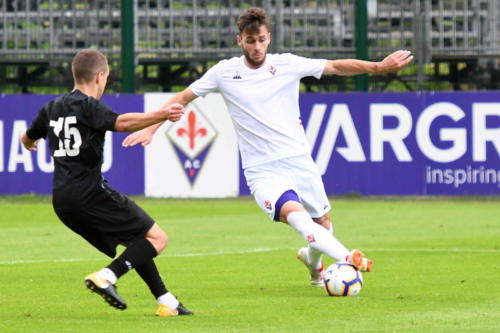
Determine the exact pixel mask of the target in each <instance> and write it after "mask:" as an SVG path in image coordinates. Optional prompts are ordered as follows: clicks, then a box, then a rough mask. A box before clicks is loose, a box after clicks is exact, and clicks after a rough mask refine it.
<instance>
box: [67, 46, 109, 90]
mask: <svg viewBox="0 0 500 333" xmlns="http://www.w3.org/2000/svg"><path fill="white" fill-rule="evenodd" d="M107 70H108V60H107V59H106V56H104V54H102V53H101V52H99V51H97V50H94V49H83V50H81V51H80V52H78V53H77V54H76V56H75V57H74V58H73V62H72V63H71V71H72V72H73V79H74V80H75V82H77V83H87V82H90V81H92V80H93V79H94V77H95V75H96V74H97V73H99V72H106V71H107Z"/></svg>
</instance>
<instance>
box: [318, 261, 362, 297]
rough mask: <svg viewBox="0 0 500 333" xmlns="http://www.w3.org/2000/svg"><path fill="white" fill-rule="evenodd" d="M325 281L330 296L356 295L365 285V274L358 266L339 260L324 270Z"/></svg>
mask: <svg viewBox="0 0 500 333" xmlns="http://www.w3.org/2000/svg"><path fill="white" fill-rule="evenodd" d="M323 282H324V283H325V289H326V292H327V293H328V295H330V296H356V295H357V294H359V292H360V291H361V288H362V287H363V275H361V272H360V271H359V270H358V269H357V268H356V267H354V266H352V265H350V264H349V263H347V262H345V261H339V262H336V263H334V264H331V265H330V266H329V267H328V268H327V269H326V270H325V271H324V272H323Z"/></svg>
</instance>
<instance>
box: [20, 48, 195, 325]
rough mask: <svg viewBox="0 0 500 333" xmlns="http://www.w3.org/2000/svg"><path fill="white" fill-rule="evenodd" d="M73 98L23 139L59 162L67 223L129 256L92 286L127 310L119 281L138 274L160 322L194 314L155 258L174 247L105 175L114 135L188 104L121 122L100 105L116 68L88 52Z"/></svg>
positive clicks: (57, 198)
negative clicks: (107, 146) (43, 145)
mask: <svg viewBox="0 0 500 333" xmlns="http://www.w3.org/2000/svg"><path fill="white" fill-rule="evenodd" d="M72 71H73V78H74V82H75V87H74V89H73V91H72V92H70V93H68V94H65V95H63V96H60V97H58V98H56V99H54V100H52V101H50V102H49V103H47V104H46V105H45V106H44V107H43V108H42V109H41V110H40V112H39V114H38V116H37V117H36V118H35V119H34V121H33V122H32V124H31V126H30V128H29V129H28V130H27V131H26V133H25V134H24V135H23V136H22V138H21V141H22V143H23V145H24V147H25V148H26V149H28V150H30V151H35V150H36V143H37V141H38V140H39V139H40V138H46V137H48V138H49V146H50V152H51V154H52V156H53V158H54V165H55V169H54V176H53V195H52V204H53V207H54V211H55V212H56V214H57V216H58V217H59V219H60V220H61V221H62V222H63V223H64V224H65V225H66V226H67V227H68V228H70V229H71V230H73V231H74V232H76V233H77V234H79V235H80V236H82V237H83V238H84V239H85V240H87V241H88V242H89V243H90V244H92V245H93V246H94V247H95V248H97V249H98V250H99V251H101V252H103V253H104V254H106V255H108V256H109V257H111V258H114V257H115V256H116V247H117V246H118V245H119V244H123V245H125V246H126V249H125V251H124V252H123V253H122V254H121V255H120V256H118V257H117V258H116V259H115V260H113V261H112V262H111V263H110V264H109V265H108V266H107V267H105V268H103V269H101V270H99V271H97V272H94V273H92V274H89V275H88V276H86V277H85V285H86V286H87V288H89V289H90V290H92V291H94V292H96V293H97V294H99V295H100V296H102V297H103V298H104V299H105V300H106V302H108V303H109V304H110V305H111V306H113V307H115V308H117V309H121V310H124V309H126V307H127V304H126V303H125V301H124V300H123V299H122V298H121V297H120V295H119V294H118V293H117V291H116V288H115V283H116V281H117V280H118V279H119V278H120V277H121V276H122V275H123V274H125V273H127V272H128V271H129V270H131V269H135V270H136V272H137V273H138V274H139V276H140V277H141V278H142V279H143V280H144V282H146V284H147V285H148V287H149V289H150V291H151V293H152V294H153V295H154V296H155V298H156V299H157V302H158V310H157V311H156V315H157V316H162V317H169V316H175V315H188V314H192V312H191V311H189V310H188V309H186V308H185V307H184V306H183V305H182V304H181V303H180V302H179V301H178V300H177V298H176V297H175V296H173V295H172V293H170V292H168V290H167V288H166V287H165V285H164V283H163V281H162V279H161V277H160V274H159V272H158V269H157V267H156V265H155V263H154V261H153V258H154V257H155V256H157V255H158V254H159V253H161V252H162V251H163V249H164V248H165V246H166V244H167V240H168V238H167V235H166V233H165V232H164V231H163V230H162V229H161V228H160V227H159V226H158V224H156V223H155V222H154V221H153V219H152V218H151V217H150V216H149V215H147V214H146V213H145V212H144V211H143V210H142V209H141V208H140V207H139V206H137V205H136V204H135V202H133V201H132V200H130V199H129V198H127V197H126V196H124V195H122V194H120V193H119V192H117V191H115V190H113V189H112V188H111V187H110V186H109V185H108V183H107V181H106V180H105V179H104V178H103V176H102V174H101V165H102V159H103V145H104V134H105V132H106V131H117V132H133V131H137V130H140V129H142V128H145V127H148V126H150V125H153V124H156V123H159V122H162V121H165V120H170V121H178V120H179V119H180V118H181V116H182V114H183V113H184V108H183V107H182V105H180V104H176V105H171V106H168V107H166V108H163V109H160V110H157V111H153V112H148V113H125V114H121V115H118V114H117V113H115V112H113V111H111V110H110V109H109V108H108V107H107V106H106V105H105V104H103V103H102V102H100V101H99V99H100V98H101V96H102V94H103V92H104V89H105V86H106V82H107V78H108V75H109V67H108V62H107V59H106V57H105V56H104V55H103V54H102V53H100V52H98V51H96V50H93V49H85V50H82V51H80V52H78V54H77V55H76V56H75V57H74V59H73V62H72Z"/></svg>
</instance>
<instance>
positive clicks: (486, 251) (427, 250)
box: [363, 248, 500, 254]
mask: <svg viewBox="0 0 500 333" xmlns="http://www.w3.org/2000/svg"><path fill="white" fill-rule="evenodd" d="M363 252H447V253H495V254H500V249H498V250H495V249H437V248H431V249H398V248H395V249H370V248H368V249H363Z"/></svg>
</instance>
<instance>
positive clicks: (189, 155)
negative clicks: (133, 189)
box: [165, 102, 217, 186]
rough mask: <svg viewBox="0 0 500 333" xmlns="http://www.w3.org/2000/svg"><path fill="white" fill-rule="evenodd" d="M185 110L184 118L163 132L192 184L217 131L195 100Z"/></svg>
mask: <svg viewBox="0 0 500 333" xmlns="http://www.w3.org/2000/svg"><path fill="white" fill-rule="evenodd" d="M187 110H189V111H187V112H186V115H185V118H184V117H183V119H181V120H179V121H177V122H174V123H172V124H171V126H170V127H169V128H168V129H167V131H166V133H165V134H166V135H167V138H168V140H169V141H170V142H171V143H172V145H173V148H174V150H175V152H176V154H177V157H178V158H179V162H180V163H181V166H182V168H183V169H184V172H185V173H186V176H187V178H188V180H189V183H190V184H191V185H192V186H194V182H195V180H196V178H197V177H198V174H199V172H200V170H201V168H202V166H203V164H204V161H205V158H206V157H207V155H208V152H209V150H210V147H211V146H212V143H213V142H214V139H215V137H216V136H217V131H216V129H215V126H213V125H212V124H211V123H210V121H209V120H208V118H207V116H205V115H204V114H203V111H202V109H201V108H200V107H199V106H198V105H197V104H196V103H195V102H193V103H191V104H190V105H189V106H188V108H187Z"/></svg>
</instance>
